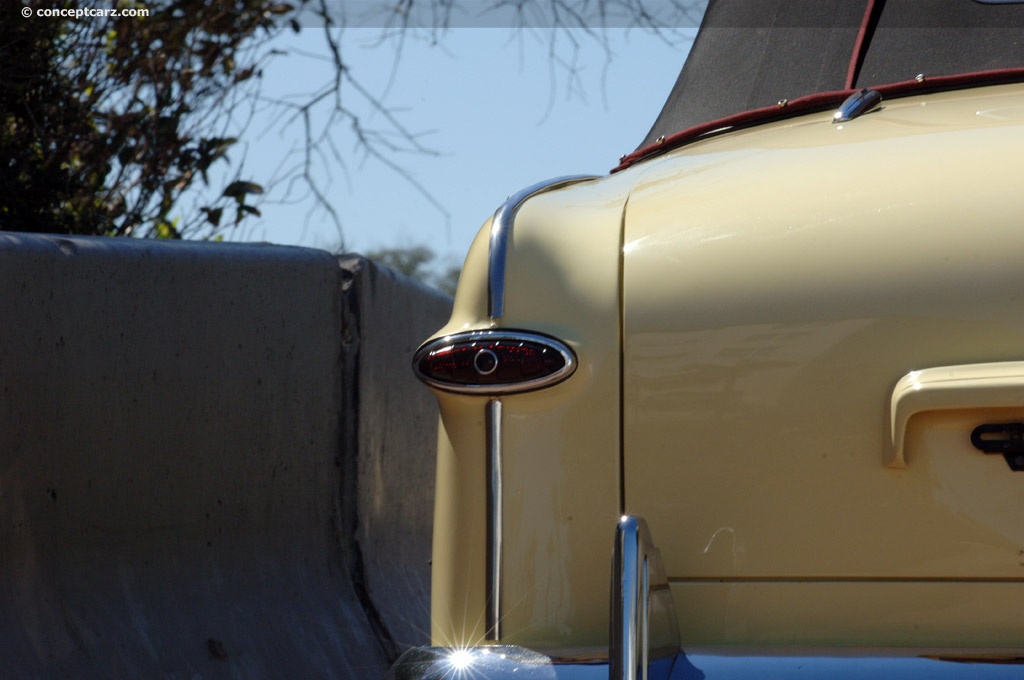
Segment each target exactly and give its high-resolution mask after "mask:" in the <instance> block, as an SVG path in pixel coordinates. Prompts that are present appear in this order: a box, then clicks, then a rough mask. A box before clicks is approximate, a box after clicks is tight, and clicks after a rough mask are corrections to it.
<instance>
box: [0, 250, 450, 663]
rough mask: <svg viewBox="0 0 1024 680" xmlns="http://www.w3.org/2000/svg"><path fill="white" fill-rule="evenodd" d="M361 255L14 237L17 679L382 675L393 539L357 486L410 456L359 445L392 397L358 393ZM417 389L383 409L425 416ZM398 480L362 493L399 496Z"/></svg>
mask: <svg viewBox="0 0 1024 680" xmlns="http://www.w3.org/2000/svg"><path fill="white" fill-rule="evenodd" d="M351 269H352V267H349V269H348V270H346V269H342V268H341V267H339V264H338V262H337V260H336V259H335V258H334V257H332V256H330V255H329V254H327V253H324V252H321V251H316V250H308V249H300V248H285V247H277V246H257V245H246V246H241V245H213V244H189V243H154V242H143V241H126V240H106V239H86V238H73V239H71V238H54V237H45V236H28V235H20V234H0V546H2V550H0V612H2V613H0V665H2V668H3V669H4V672H3V673H4V676H5V677H156V676H160V677H189V678H192V677H204V678H206V677H238V678H253V677H338V678H356V677H378V676H380V675H381V674H382V673H383V671H384V669H385V668H386V667H387V664H388V662H389V661H390V658H391V656H392V655H393V653H394V651H395V645H394V643H393V641H392V640H389V639H387V633H388V630H389V629H390V628H394V629H395V630H403V625H406V624H405V623H403V621H404V617H403V615H402V613H401V612H399V611H397V609H396V607H395V606H394V603H388V602H385V603H384V604H382V605H381V607H380V609H379V610H378V609H377V607H376V605H375V603H374V602H373V599H372V596H370V595H369V594H370V593H372V592H373V591H374V590H375V589H378V588H383V589H384V590H386V589H387V588H386V584H378V583H376V582H375V581H374V578H373V577H369V576H368V575H367V564H377V563H379V562H380V561H381V560H382V559H384V558H383V557H381V556H380V555H379V553H375V552H374V550H373V549H372V548H373V546H374V542H375V541H377V540H378V538H379V542H380V545H381V546H382V547H385V548H386V547H387V546H389V545H391V544H393V543H394V540H395V537H392V536H388V535H386V534H387V532H388V527H387V523H386V522H379V521H378V520H377V519H374V518H372V517H371V515H370V514H369V513H362V514H361V513H360V511H359V508H358V499H359V498H361V496H360V495H359V493H358V490H357V489H355V488H354V487H355V484H354V483H353V479H360V477H359V474H360V467H361V466H363V465H371V466H372V465H379V469H380V471H381V475H383V476H387V474H388V471H387V467H388V466H392V465H394V466H395V467H396V470H398V474H399V475H400V474H401V469H402V467H401V464H400V460H401V457H400V456H399V458H398V459H397V460H396V458H395V455H396V454H394V452H393V451H392V449H391V448H390V447H389V446H388V445H386V444H385V445H383V447H382V448H381V450H380V451H379V452H378V453H376V454H372V453H368V452H367V453H364V454H363V455H360V454H358V452H357V451H355V450H354V449H353V448H352V446H353V442H356V445H358V442H359V439H358V438H353V433H352V432H351V426H352V425H353V424H355V426H356V430H357V431H358V432H361V433H362V435H360V436H362V437H364V438H369V437H371V429H369V427H368V426H364V425H362V424H361V423H362V415H361V414H362V413H363V412H366V413H372V412H374V411H376V410H377V406H376V405H373V404H369V403H368V398H367V397H366V396H365V395H360V394H359V391H358V389H354V388H353V384H354V383H353V380H356V379H358V377H357V376H354V375H352V374H351V371H352V369H353V366H355V367H360V366H362V365H363V364H362V363H361V362H362V361H363V359H364V358H363V357H361V355H360V352H361V348H362V346H363V343H361V342H360V341H359V338H360V336H362V335H363V333H362V331H361V329H360V324H361V323H362V316H361V315H367V314H368V315H370V316H372V313H371V312H369V311H368V308H366V307H363V308H359V306H358V305H356V310H355V311H356V315H355V316H353V315H352V308H353V295H354V289H353V287H352V285H353V281H352V278H353V276H352V271H351ZM356 269H357V270H359V267H358V266H357V267H356ZM363 269H364V270H365V269H366V267H365V266H364V267H363ZM370 269H371V270H372V268H370ZM378 276H379V275H378ZM358 278H359V274H358V272H357V273H356V279H358ZM355 285H356V288H355V290H356V291H358V289H359V284H358V282H356V284H355ZM399 288H402V287H401V286H399ZM391 293H394V294H396V295H404V294H410V295H413V296H416V295H419V293H418V292H416V291H415V290H411V291H410V290H409V288H408V287H405V288H402V289H401V290H398V289H397V288H396V289H395V290H393V291H391ZM428 297H431V296H428ZM431 299H433V298H432V297H431ZM435 302H436V300H435ZM414 306H415V305H414ZM442 306H443V305H442ZM427 307H428V305H424V306H423V308H424V309H426V308H427ZM425 313H428V312H425ZM444 315H445V313H444V312H442V313H441V314H439V316H438V318H437V319H436V320H433V321H430V322H427V323H426V325H428V326H437V325H440V323H441V322H443V317H444ZM412 325H415V324H409V323H408V320H407V319H406V320H402V323H399V324H397V325H396V327H395V330H394V334H395V335H396V336H400V335H402V334H403V333H405V332H406V330H407V328H408V327H409V326H412ZM370 326H373V324H372V323H371V324H370ZM408 330H409V332H410V333H412V334H414V335H415V334H418V333H419V330H418V329H416V330H413V329H412V328H408ZM353 339H355V341H356V342H355V343H354V344H353ZM402 342H415V340H408V341H402ZM403 361H404V362H405V363H406V364H407V363H408V361H407V359H405V360H403ZM359 370H360V372H361V373H363V374H372V373H373V371H372V370H371V369H370V368H361V369H359ZM406 370H408V369H406ZM384 392H385V393H386V394H388V395H389V399H390V398H391V397H392V396H393V397H394V398H396V399H398V398H400V396H401V395H400V392H401V389H399V390H397V391H392V390H391V389H390V388H386V389H385V390H384ZM410 394H412V395H415V396H414V397H413V401H414V402H415V403H412V404H402V405H399V404H397V402H396V403H395V404H389V405H388V406H387V407H386V409H385V410H389V409H394V410H395V411H396V412H402V411H406V410H408V411H416V412H418V409H419V408H423V405H424V404H426V408H427V409H428V412H430V411H431V409H432V405H431V404H430V402H429V397H427V396H426V395H425V394H423V391H422V390H416V391H415V392H413V393H410ZM374 399H376V397H374ZM418 417H419V416H417V418H418ZM423 417H424V418H428V417H427V416H423ZM368 422H375V423H376V422H380V421H379V420H376V416H374V419H373V420H370V421H368ZM388 422H390V423H391V424H393V425H394V426H395V427H396V428H404V427H406V422H407V421H406V420H404V419H400V418H394V419H391V420H389V421H388ZM424 422H429V418H428V420H425V421H424ZM346 425H348V426H350V427H349V429H346ZM389 436H390V435H389ZM434 436H435V434H434V428H433V427H430V430H429V432H425V433H423V435H422V436H415V435H414V436H412V440H413V442H419V443H418V444H415V443H414V444H413V446H412V450H410V451H408V452H407V453H408V455H410V456H421V455H422V456H427V457H429V456H430V450H431V449H432V447H433V443H434ZM417 447H418V448H419V449H420V450H415V449H416V448H417ZM392 481H393V482H394V483H392V484H387V483H386V484H384V485H383V486H380V487H378V488H377V489H376V490H375V491H374V492H373V494H372V495H371V496H367V498H373V499H375V500H374V503H376V504H379V505H380V506H381V507H388V506H395V505H396V504H400V503H404V502H405V499H406V496H405V494H404V493H403V491H402V482H400V481H398V480H397V479H396V480H392ZM415 481H416V487H417V494H418V493H420V492H419V487H420V484H419V481H420V480H419V479H418V478H417V479H416V480H415ZM353 493H354V494H355V496H353ZM396 494H397V498H398V499H397V500H396ZM417 502H423V499H420V500H418V501H417ZM371 505H372V504H371ZM417 512H418V511H417ZM422 512H423V514H426V515H429V510H426V511H422ZM413 514H415V512H414V513H413ZM409 516H412V515H409ZM402 521H403V522H404V521H405V520H402ZM400 524H401V523H400ZM410 526H411V525H410ZM357 529H359V530H361V531H363V532H364V533H363V534H361V535H360V537H359V538H357V536H356V534H357ZM423 529H424V527H422V526H418V527H414V528H412V529H409V528H406V526H404V525H403V526H402V528H401V530H400V533H398V534H395V536H396V537H399V538H397V540H398V541H399V542H401V541H402V540H404V539H402V538H400V537H401V536H406V535H407V534H408V532H409V531H413V532H414V533H417V532H419V531H421V530H423ZM382 533H383V534H384V535H382ZM421 539H422V540H426V541H429V538H425V539H423V538H422V537H420V536H418V535H416V536H415V540H414V541H413V543H415V542H416V541H417V540H421ZM360 541H361V542H363V543H364V545H363V546H360V545H359V543H360ZM413 543H410V545H412V544H413ZM418 550H420V549H419V548H415V549H413V553H416V552H417V551H418ZM366 556H369V557H366ZM400 559H405V557H404V556H403V557H402V558H400ZM417 559H418V558H417ZM420 568H421V567H420V565H418V563H417V565H414V566H413V567H410V569H411V571H403V570H401V569H400V570H399V571H400V572H401V573H403V574H406V575H408V578H407V579H406V580H407V581H416V580H418V579H423V578H424V576H423V573H421V572H420ZM383 578H390V576H388V577H383ZM402 587H404V588H407V589H408V590H409V591H410V592H422V588H425V587H426V585H425V583H424V584H423V585H422V586H421V585H420V584H418V583H417V584H415V586H414V587H412V588H409V587H408V584H405V585H403V586H402ZM422 606H423V607H425V606H426V605H425V603H424V604H423V605H422ZM412 625H413V626H414V627H418V626H419V625H420V624H419V623H416V624H412ZM403 635H404V633H403ZM413 641H414V642H420V641H422V640H421V639H417V640H413Z"/></svg>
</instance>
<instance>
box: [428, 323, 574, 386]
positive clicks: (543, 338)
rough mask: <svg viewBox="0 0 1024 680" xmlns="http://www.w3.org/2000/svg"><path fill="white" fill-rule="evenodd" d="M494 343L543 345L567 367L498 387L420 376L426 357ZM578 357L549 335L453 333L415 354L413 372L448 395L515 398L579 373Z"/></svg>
mask: <svg viewBox="0 0 1024 680" xmlns="http://www.w3.org/2000/svg"><path fill="white" fill-rule="evenodd" d="M481 340H486V341H491V342H493V341H495V340H499V341H500V340H508V341H510V342H532V343H536V344H538V345H544V346H545V347H547V348H548V349H552V350H554V351H556V352H558V353H559V354H560V355H561V357H562V360H563V361H564V362H565V365H564V366H563V367H562V368H561V369H560V370H558V371H556V372H555V373H552V374H551V375H546V376H543V377H541V378H537V379H534V380H526V381H523V382H515V383H497V384H490V385H461V384H455V383H449V382H444V381H440V380H435V379H433V378H431V377H430V376H427V375H424V374H423V373H421V372H420V359H422V358H423V356H424V355H425V354H429V353H430V352H435V351H437V350H438V349H441V348H443V347H447V346H449V345H454V344H456V343H461V342H476V341H481ZM576 365H577V361H576V354H575V352H573V351H572V349H570V347H569V346H568V345H566V344H565V343H564V342H562V341H561V340H559V339H557V338H553V337H551V336H550V335H541V334H540V333H531V332H530V331H517V330H505V329H501V330H488V331H467V332H463V333H454V334H452V335H445V336H444V337H440V338H436V339H434V340H430V341H429V342H425V343H423V344H422V345H421V346H420V348H419V349H418V350H416V354H414V355H413V358H412V370H413V373H415V374H416V377H417V378H419V379H420V380H421V381H423V382H424V383H426V384H427V385H430V386H431V387H436V388H437V389H439V390H444V391H446V392H456V393H459V394H493V395H498V394H514V393H516V392H528V391H531V390H539V389H541V388H542V387H549V386H551V385H554V384H556V383H560V382H562V381H563V380H565V379H566V378H568V377H569V376H570V375H572V374H573V373H574V372H575V371H576Z"/></svg>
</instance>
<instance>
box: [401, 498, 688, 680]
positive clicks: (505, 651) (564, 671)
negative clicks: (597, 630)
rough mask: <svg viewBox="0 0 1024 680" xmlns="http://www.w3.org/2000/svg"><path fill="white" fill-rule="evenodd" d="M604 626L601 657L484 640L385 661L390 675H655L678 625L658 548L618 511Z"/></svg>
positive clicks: (667, 660) (427, 679)
mask: <svg viewBox="0 0 1024 680" xmlns="http://www.w3.org/2000/svg"><path fill="white" fill-rule="evenodd" d="M611 590H612V605H611V631H610V640H609V647H608V653H607V657H605V656H604V655H601V656H600V657H597V658H594V657H593V656H580V655H566V656H564V657H563V656H549V655H547V654H541V653H539V652H535V651H532V650H529V649H523V648H522V647H513V646H506V645H492V646H481V647H470V648H467V649H453V648H444V647H419V648H415V649H410V650H409V651H407V652H406V653H405V654H403V655H402V657H401V658H399V659H398V661H397V662H396V663H395V665H394V666H393V667H392V668H391V671H390V673H389V674H388V677H389V678H391V679H392V680H455V679H456V678H488V679H489V680H502V679H504V678H508V679H509V680H512V679H513V678H515V679H516V680H520V679H526V678H528V679H530V680H534V679H537V680H540V679H543V680H597V678H601V680H604V679H606V678H608V679H610V680H663V679H667V678H668V677H669V675H670V674H671V672H672V666H673V664H674V663H675V659H676V656H677V655H679V656H681V654H680V648H679V628H678V625H677V623H676V615H675V606H674V605H673V603H672V595H671V592H670V591H669V587H668V579H667V578H666V576H665V570H664V567H663V566H662V562H661V554H660V553H659V552H658V550H657V548H655V547H654V544H653V543H652V542H651V535H650V532H649V531H648V529H647V524H646V522H644V520H643V519H641V518H639V517H632V516H628V515H627V516H624V517H622V518H621V519H620V520H619V524H618V527H617V528H616V531H615V550H614V555H613V573H612V588H611Z"/></svg>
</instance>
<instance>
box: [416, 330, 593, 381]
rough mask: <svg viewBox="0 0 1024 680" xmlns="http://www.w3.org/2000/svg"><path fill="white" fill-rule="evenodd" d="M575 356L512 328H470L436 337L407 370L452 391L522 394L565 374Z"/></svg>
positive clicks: (553, 342) (555, 343)
mask: <svg viewBox="0 0 1024 680" xmlns="http://www.w3.org/2000/svg"><path fill="white" fill-rule="evenodd" d="M575 368H576V358H575V355H574V354H573V353H572V350H570V349H569V348H568V347H567V346H566V345H565V344H564V343H562V342H560V341H558V340H555V339H554V338H550V337H548V336H544V335H538V334H535V333H523V332H514V331H473V332H469V333H460V334H456V335H450V336H446V337H444V338H438V339H437V340H433V341H431V342H428V343H427V344H425V345H424V346H423V347H421V348H420V350H419V351H418V352H417V353H416V356H415V358H414V359H413V370H414V371H415V372H416V375H417V376H418V377H419V378H420V379H421V380H423V381H424V382H426V383H427V384H429V385H433V386H434V387H438V388H440V389H444V390H449V391H453V392H485V393H502V392H506V393H507V392H523V391H526V390H535V389H539V388H541V387H546V386H548V385H553V384H555V383H557V382H560V381H562V380H564V379H565V378H567V377H569V375H571V374H572V372H573V371H574V370H575Z"/></svg>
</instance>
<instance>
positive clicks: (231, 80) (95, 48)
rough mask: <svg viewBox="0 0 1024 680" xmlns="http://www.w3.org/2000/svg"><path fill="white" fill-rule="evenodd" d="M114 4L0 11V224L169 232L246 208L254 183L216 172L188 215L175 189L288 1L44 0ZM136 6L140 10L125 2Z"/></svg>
mask: <svg viewBox="0 0 1024 680" xmlns="http://www.w3.org/2000/svg"><path fill="white" fill-rule="evenodd" d="M112 5H114V7H113V8H114V9H118V10H119V11H121V14H120V15H118V16H79V17H74V16H70V17H67V16H65V17H61V16H39V15H35V16H30V17H23V16H21V15H20V13H18V14H16V13H15V12H13V11H10V10H11V9H12V8H8V10H6V11H5V13H4V15H3V17H0V157H2V158H3V159H4V161H3V162H4V163H6V167H5V168H4V169H3V172H0V190H2V191H3V196H4V201H3V202H2V203H0V228H3V229H12V230H20V231H37V230H45V231H59V232H63V233H72V234H102V235H125V236H126V235H142V236H156V237H171V238H174V237H181V236H185V235H197V234H200V233H203V232H205V233H207V234H208V233H212V232H214V231H216V230H217V228H219V227H222V226H223V225H224V224H226V223H229V222H232V221H233V222H237V221H239V220H241V219H243V218H244V217H245V216H246V215H249V214H257V212H258V211H257V209H256V208H255V207H254V206H253V205H251V203H250V201H249V198H250V196H251V195H252V194H258V193H260V191H261V187H260V186H259V185H258V184H257V183H255V182H252V181H247V179H246V178H242V177H236V178H234V179H233V180H232V181H230V182H229V183H228V184H227V186H225V187H223V191H222V193H221V195H220V196H219V198H217V199H216V200H214V201H212V202H211V203H210V204H209V205H203V206H201V207H200V208H199V210H197V211H196V214H195V215H193V217H192V221H189V222H185V223H182V222H181V220H180V219H178V218H175V216H174V213H173V211H174V208H175V207H176V205H177V202H178V200H179V199H180V198H181V197H182V196H183V195H184V194H185V193H186V192H187V191H188V190H189V189H190V188H191V187H193V186H194V185H196V184H197V183H199V182H201V183H204V184H208V183H209V182H210V175H209V172H210V170H211V168H212V167H213V166H214V164H216V163H217V162H218V161H221V160H223V159H224V158H225V157H226V155H227V153H228V151H229V150H230V149H231V147H232V145H233V144H234V143H235V141H236V140H235V139H234V137H232V136H230V133H229V132H228V130H230V129H231V128H232V127H233V124H232V123H233V121H232V120H231V118H232V116H233V115H234V114H236V113H237V111H236V106H237V103H238V102H239V101H240V98H244V97H247V96H250V95H251V89H252V88H250V87H248V84H249V83H250V81H252V80H253V78H254V76H255V75H256V74H257V72H258V69H259V58H260V55H259V52H258V46H259V44H260V42H261V40H262V39H263V38H265V37H266V36H268V35H269V34H270V33H271V32H273V31H275V30H278V29H277V28H276V24H275V19H277V18H278V17H279V16H280V15H281V14H284V13H288V12H290V11H292V9H293V8H292V7H291V6H290V5H287V4H283V3H280V2H276V1H274V0H234V1H232V2H222V3H208V2H205V1H203V0H158V1H157V2H148V3H146V4H145V5H139V6H138V7H137V8H133V7H132V6H131V5H129V4H127V3H120V4H115V3H110V2H106V1H97V0H86V1H82V0H76V2H74V3H71V2H54V3H52V5H50V6H49V7H48V8H47V9H56V10H64V9H66V10H82V9H89V10H100V11H103V10H107V9H111V8H112V7H111V6H112ZM138 8H141V9H142V11H143V12H146V13H147V15H145V16H129V15H128V12H123V10H126V9H138Z"/></svg>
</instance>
